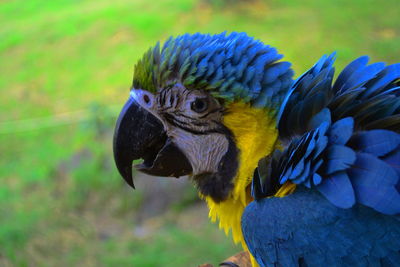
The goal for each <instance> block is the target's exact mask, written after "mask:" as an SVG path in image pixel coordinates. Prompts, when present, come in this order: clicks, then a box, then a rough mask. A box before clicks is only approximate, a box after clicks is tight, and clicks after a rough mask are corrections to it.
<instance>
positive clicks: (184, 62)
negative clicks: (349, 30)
mask: <svg viewBox="0 0 400 267" xmlns="http://www.w3.org/2000/svg"><path fill="white" fill-rule="evenodd" d="M282 57H283V56H282V55H280V54H278V52H277V50H276V49H275V48H273V47H270V46H268V45H264V44H263V43H262V42H261V41H258V40H255V39H253V38H252V37H249V36H247V35H246V34H245V33H236V32H233V33H231V34H228V35H226V33H225V32H224V33H221V34H217V35H209V34H200V33H196V34H184V35H181V36H178V37H176V38H173V37H170V38H169V39H168V40H167V41H166V42H165V44H164V45H163V46H162V48H161V49H160V45H159V43H157V45H156V46H155V47H154V48H150V49H149V50H148V52H147V53H145V55H144V56H143V57H142V58H141V59H140V60H139V62H138V63H137V64H136V66H135V71H134V77H133V87H135V88H142V89H146V90H149V91H153V92H154V91H156V90H157V89H158V88H162V87H164V86H167V85H170V84H173V83H176V82H179V83H182V84H183V85H184V86H185V87H186V88H189V89H203V90H209V91H210V92H211V94H213V95H214V96H215V97H218V98H223V99H226V100H228V101H234V100H239V99H240V100H241V101H244V102H247V103H248V102H250V103H251V104H252V105H254V106H257V107H271V108H276V107H278V106H279V105H280V103H281V102H282V101H283V98H284V96H285V94H286V92H287V91H288V90H289V88H290V86H291V85H292V76H293V71H292V70H291V69H290V63H288V62H277V61H278V60H280V59H281V58H282Z"/></svg>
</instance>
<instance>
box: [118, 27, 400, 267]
mask: <svg viewBox="0 0 400 267" xmlns="http://www.w3.org/2000/svg"><path fill="white" fill-rule="evenodd" d="M335 59H336V53H335V52H334V53H332V54H327V55H324V56H322V57H321V58H320V59H319V60H318V61H317V63H315V64H314V65H313V66H312V67H311V68H310V69H309V70H308V71H306V72H305V73H304V74H302V75H300V76H299V77H298V78H297V79H294V78H293V77H294V71H293V69H292V67H291V66H292V65H291V63H289V62H287V61H284V60H283V55H282V54H280V53H278V50H277V49H276V48H274V47H272V46H270V45H266V44H264V42H262V41H260V40H258V39H255V38H253V37H250V36H249V35H248V34H246V33H244V32H231V33H227V32H222V33H220V34H203V33H193V34H189V33H187V34H183V35H179V36H177V37H170V38H169V39H167V40H166V41H165V42H164V44H162V45H160V43H159V42H158V43H156V45H155V46H153V47H151V48H150V49H149V50H148V51H147V52H145V53H144V55H143V56H142V57H141V58H140V59H139V60H138V61H137V63H136V64H135V66H134V74H133V81H132V86H131V88H130V91H129V96H128V100H127V102H126V103H125V105H124V106H123V108H122V111H121V113H120V114H119V117H118V119H117V122H116V126H115V131H114V138H113V153H114V159H115V163H116V167H117V169H118V171H119V173H120V174H121V176H122V177H123V178H124V180H125V181H126V182H127V183H128V184H129V185H130V186H132V187H133V188H134V182H133V171H134V170H137V171H140V172H143V173H146V174H149V175H151V176H162V177H176V178H179V177H182V176H188V177H189V180H190V181H192V183H193V184H194V186H195V187H196V188H197V191H198V194H199V196H200V198H201V199H203V200H204V201H205V202H206V204H207V206H208V209H209V217H210V220H211V221H212V222H217V223H218V224H219V227H220V228H221V229H222V230H223V231H224V232H225V233H226V234H227V235H231V237H232V239H233V241H234V242H235V243H240V244H241V245H242V247H243V249H244V250H245V251H247V252H248V253H249V255H250V256H249V257H250V259H249V260H250V261H251V264H252V266H253V267H256V266H262V267H264V266H277V267H281V266H282V267H286V266H287V267H294V266H299V267H306V266H307V267H313V266H324V265H325V266H338V267H339V266H360V267H361V266H400V216H399V214H400V179H399V178H400V82H399V81H400V64H392V65H387V64H386V63H382V62H378V63H372V64H369V63H368V62H369V57H368V56H361V57H359V58H357V59H355V60H354V61H352V62H350V63H349V64H348V65H347V66H346V67H344V69H343V70H342V71H341V72H340V73H339V74H338V75H337V76H336V78H334V76H335V68H334V66H333V65H334V61H335ZM155 197H157V196H155ZM227 265H228V266H237V265H235V263H227Z"/></svg>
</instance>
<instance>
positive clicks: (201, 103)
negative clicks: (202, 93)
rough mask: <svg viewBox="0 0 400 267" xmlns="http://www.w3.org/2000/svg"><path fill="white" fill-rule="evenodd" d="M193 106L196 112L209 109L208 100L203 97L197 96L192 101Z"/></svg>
mask: <svg viewBox="0 0 400 267" xmlns="http://www.w3.org/2000/svg"><path fill="white" fill-rule="evenodd" d="M191 108H192V110H193V111H195V112H203V111H205V110H206V109H207V101H206V99H203V98H197V99H196V100H195V101H193V102H192V105H191Z"/></svg>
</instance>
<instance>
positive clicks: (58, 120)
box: [0, 106, 121, 134]
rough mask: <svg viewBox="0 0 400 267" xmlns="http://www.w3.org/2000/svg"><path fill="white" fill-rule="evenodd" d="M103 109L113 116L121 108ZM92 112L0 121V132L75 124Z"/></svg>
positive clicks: (91, 114) (79, 111)
mask: <svg viewBox="0 0 400 267" xmlns="http://www.w3.org/2000/svg"><path fill="white" fill-rule="evenodd" d="M104 109H106V110H108V111H110V112H109V113H110V114H115V116H117V112H118V111H119V110H120V109H121V106H110V107H104ZM93 114H94V113H93V112H92V111H91V110H90V109H83V110H78V111H72V112H66V113H61V114H56V115H53V116H48V117H41V118H31V119H24V120H14V121H6V122H0V134H13V133H20V132H26V131H34V130H40V129H44V128H52V127H57V126H64V125H70V124H76V123H79V122H83V121H87V120H89V119H90V118H91V117H92V116H93Z"/></svg>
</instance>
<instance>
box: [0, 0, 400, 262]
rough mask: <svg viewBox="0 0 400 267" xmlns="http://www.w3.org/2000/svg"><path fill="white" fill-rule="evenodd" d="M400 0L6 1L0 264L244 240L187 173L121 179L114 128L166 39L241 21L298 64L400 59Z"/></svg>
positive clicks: (190, 254) (178, 253) (132, 258)
mask: <svg viewBox="0 0 400 267" xmlns="http://www.w3.org/2000/svg"><path fill="white" fill-rule="evenodd" d="M398 12H399V2H398V0H382V1H373V0H353V1H348V0H337V1H321V0H302V1H295V0H286V1H280V0H230V1H228V0H226V1H222V0H219V1H218V0H157V1H148V0H113V1H108V0H107V1H106V0H97V1H85V0H55V1H39V0H25V1H22V0H3V1H0V25H1V26H0V101H1V102H0V103H1V111H0V155H1V156H0V179H1V180H0V182H1V185H0V266H77V265H79V266H197V265H198V264H201V263H204V262H211V263H214V264H216V263H218V262H219V261H220V260H223V259H224V258H226V257H227V256H230V255H231V254H233V253H235V252H237V251H239V250H240V248H239V247H235V246H234V245H232V244H231V241H230V238H226V237H225V236H224V235H223V233H222V232H220V231H219V230H218V229H217V226H216V225H212V224H211V223H209V222H208V219H207V210H206V207H205V206H204V204H203V203H202V202H200V201H199V200H198V199H197V195H196V192H195V190H194V189H193V188H192V186H191V185H190V184H189V182H187V181H186V180H185V179H180V180H175V181H172V180H170V179H158V178H149V177H144V176H141V177H137V179H136V181H137V182H136V183H137V188H138V190H136V191H133V190H131V189H130V188H128V186H127V185H125V184H124V182H123V181H122V179H121V178H120V177H119V175H118V174H117V171H116V169H115V167H114V163H113V158H112V150H111V142H112V141H111V140H112V131H113V126H114V123H115V120H116V116H117V114H118V112H119V110H120V108H121V107H122V105H123V102H124V101H125V100H126V99H127V97H128V90H129V86H130V82H131V78H132V71H133V65H134V63H135V61H136V60H137V59H138V57H139V56H141V54H142V53H144V51H145V50H146V49H147V48H148V47H149V46H150V45H154V43H155V42H156V41H158V40H165V39H166V38H167V37H168V36H170V35H178V34H182V33H186V32H190V33H194V32H197V31H200V32H204V33H219V32H221V31H225V30H226V31H228V32H230V31H245V32H247V33H248V34H249V35H251V36H255V37H256V38H259V39H261V40H262V41H264V42H265V43H268V44H270V45H272V46H275V47H277V48H278V49H279V51H280V52H281V53H283V54H285V56H286V60H289V61H291V62H292V63H293V67H294V69H295V71H296V74H297V75H299V74H301V73H302V72H303V71H305V70H306V69H307V68H309V67H310V66H312V64H313V63H314V62H316V60H317V59H318V58H319V57H320V56H321V55H323V54H325V53H331V52H332V51H335V50H336V51H337V52H338V59H337V63H336V66H337V69H341V68H342V67H343V66H344V64H346V63H348V62H349V61H350V60H352V59H354V58H355V57H358V56H360V55H364V54H369V55H370V56H371V58H372V60H373V61H386V62H388V63H393V62H396V61H400V16H399V13H398Z"/></svg>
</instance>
